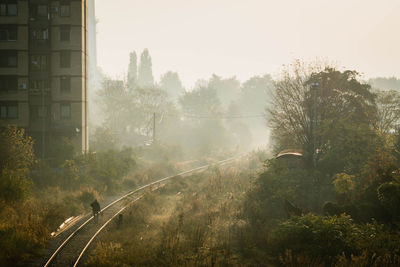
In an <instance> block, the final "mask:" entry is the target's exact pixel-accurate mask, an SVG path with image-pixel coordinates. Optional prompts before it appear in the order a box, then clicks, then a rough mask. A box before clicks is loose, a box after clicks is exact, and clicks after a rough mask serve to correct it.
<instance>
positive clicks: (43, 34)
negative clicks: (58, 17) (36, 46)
mask: <svg viewBox="0 0 400 267" xmlns="http://www.w3.org/2000/svg"><path fill="white" fill-rule="evenodd" d="M31 39H32V40H48V39H49V29H48V28H41V29H33V30H32V31H31Z"/></svg>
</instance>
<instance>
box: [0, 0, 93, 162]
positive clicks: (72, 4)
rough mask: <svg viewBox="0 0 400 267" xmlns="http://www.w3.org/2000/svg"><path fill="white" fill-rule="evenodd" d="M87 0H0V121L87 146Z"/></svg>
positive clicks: (44, 141) (44, 142)
mask: <svg viewBox="0 0 400 267" xmlns="http://www.w3.org/2000/svg"><path fill="white" fill-rule="evenodd" d="M87 5H88V4H87V0H59V1H53V0H19V1H18V0H1V1H0V127H5V126H6V125H8V124H13V125H17V126H19V127H24V128H25V129H26V130H27V132H28V134H29V135H31V136H32V137H33V138H34V139H35V144H36V148H37V150H38V151H41V153H42V156H45V155H46V151H47V150H48V146H49V145H51V143H52V141H55V142H57V140H59V138H60V137H69V138H71V140H72V142H73V144H74V145H75V147H76V149H77V150H78V151H87V150H88V144H89V142H88V80H87V73H88V56H87V55H88V53H87V50H88V40H87V39H88V29H87V28H88V26H87V25H88V21H87V17H88V16H87V12H88V7H87Z"/></svg>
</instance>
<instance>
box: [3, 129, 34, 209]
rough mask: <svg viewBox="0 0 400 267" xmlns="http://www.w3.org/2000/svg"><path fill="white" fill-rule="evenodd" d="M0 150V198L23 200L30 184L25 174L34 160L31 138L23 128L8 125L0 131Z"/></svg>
mask: <svg viewBox="0 0 400 267" xmlns="http://www.w3.org/2000/svg"><path fill="white" fill-rule="evenodd" d="M0 151H1V154H0V200H1V199H3V200H5V201H19V200H23V199H25V198H26V196H27V195H28V192H29V189H30V185H31V182H30V180H29V179H28V178H27V175H28V171H29V168H30V167H31V166H32V164H33V162H34V152H33V140H32V138H31V137H29V136H26V135H25V131H24V129H19V128H17V127H15V126H8V127H7V128H5V129H3V130H1V131H0Z"/></svg>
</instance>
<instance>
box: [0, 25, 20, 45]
mask: <svg viewBox="0 0 400 267" xmlns="http://www.w3.org/2000/svg"><path fill="white" fill-rule="evenodd" d="M16 40H17V25H4V24H3V25H0V41H16Z"/></svg>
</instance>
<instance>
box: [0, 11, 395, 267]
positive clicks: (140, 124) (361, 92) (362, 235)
mask: <svg viewBox="0 0 400 267" xmlns="http://www.w3.org/2000/svg"><path fill="white" fill-rule="evenodd" d="M0 8H2V5H1V6H0ZM136 52H138V51H133V50H132V51H131V52H130V53H129V55H127V57H128V58H129V60H127V62H128V65H127V66H126V75H125V77H124V78H122V79H117V78H111V77H110V76H108V75H107V73H101V84H100V86H98V87H99V88H97V90H96V91H95V92H92V95H91V97H92V98H93V99H94V100H93V105H94V107H91V108H94V110H96V111H98V112H97V113H96V114H94V116H95V117H96V118H95V120H94V119H93V121H92V122H91V130H90V138H89V142H90V146H89V147H90V150H89V151H85V152H84V153H81V151H79V150H77V149H76V145H75V143H74V142H73V138H70V137H68V136H64V137H60V138H58V139H57V141H54V142H53V143H51V145H50V147H49V149H48V150H46V157H43V156H42V154H41V153H40V147H39V146H37V145H35V144H36V143H37V142H38V141H37V139H35V138H33V137H31V136H30V135H29V132H28V131H26V129H24V127H18V126H17V125H14V124H12V123H9V124H8V125H7V126H6V127H3V128H1V129H0V151H1V154H0V175H1V176H0V266H3V265H4V266H11V265H18V266H19V265H21V266H30V265H31V266H36V265H37V264H38V263H40V264H42V262H43V259H42V258H46V259H47V258H48V256H49V255H47V254H46V255H44V254H43V253H48V252H43V251H44V250H42V249H43V248H47V249H48V250H51V244H52V243H51V242H52V240H53V239H55V240H61V239H57V238H61V237H62V235H60V236H61V237H60V236H58V237H57V234H58V233H60V231H61V230H60V228H59V226H60V225H61V224H62V223H63V222H65V220H66V219H68V218H70V219H72V221H74V220H75V219H76V222H75V223H76V224H78V222H79V219H80V218H81V217H79V216H82V215H85V214H86V216H91V215H90V203H91V202H92V201H93V200H94V199H97V200H99V202H100V203H101V205H102V207H104V206H105V205H106V204H108V203H110V202H111V201H112V200H114V199H116V198H117V197H119V196H121V195H122V194H123V193H124V192H127V191H128V190H133V189H137V188H140V187H141V186H143V185H147V184H149V183H151V182H154V181H157V180H158V179H160V178H164V177H167V176H173V175H176V174H177V173H180V172H183V171H186V170H189V169H194V168H198V167H200V166H204V165H207V168H205V170H203V171H201V172H194V173H190V174H186V175H179V176H177V177H175V178H176V179H174V180H171V181H170V182H168V183H165V184H162V185H161V183H158V184H157V187H155V185H154V187H153V185H152V186H150V189H149V190H147V191H145V193H143V195H141V196H140V200H139V201H137V202H135V203H134V204H133V205H131V206H128V207H127V209H126V210H124V212H123V213H122V214H123V217H122V216H121V217H119V218H120V219H119V220H118V221H115V223H114V222H113V224H110V225H109V226H107V231H105V232H104V233H103V234H101V235H100V236H98V237H97V239H96V243H94V244H92V245H91V247H90V249H89V251H88V256H87V257H86V258H85V261H84V262H83V265H85V266H399V265H400V246H399V244H400V224H399V223H400V79H399V78H396V77H375V78H370V79H368V80H367V79H366V78H365V77H364V76H363V75H362V74H361V73H360V70H354V69H348V68H344V67H341V66H340V65H339V66H338V65H337V64H336V65H333V64H331V63H329V62H327V61H324V60H315V61H305V60H300V59H299V60H293V61H292V62H287V65H284V66H282V68H281V69H280V70H279V74H277V75H272V74H268V73H264V74H254V75H253V76H251V77H249V78H248V79H246V80H239V79H238V78H237V77H236V76H231V77H223V76H220V75H218V74H212V75H211V76H210V77H208V78H207V79H204V78H201V77H199V80H197V82H196V83H194V85H193V87H191V88H187V87H185V86H184V85H183V83H182V81H181V77H180V75H179V73H178V71H175V70H168V71H166V72H165V73H163V74H161V75H160V77H155V75H154V74H153V63H152V57H151V51H149V50H148V49H144V50H143V51H141V52H138V53H136ZM210 64H212V63H210ZM0 85H2V84H0ZM1 88H2V87H1V86H0V89H1ZM91 101H92V100H91ZM3 110H6V111H3ZM3 112H8V109H7V108H6V109H3V106H2V110H1V116H3ZM4 114H6V113H4ZM7 114H8V113H7ZM1 119H3V117H1ZM4 121H5V120H4ZM94 121H95V123H94ZM78 130H79V129H78ZM35 142H36V143H35ZM228 158H235V160H234V161H232V162H230V163H229V164H219V163H218V162H220V161H221V160H224V159H228ZM156 189H157V190H156ZM87 214H89V215H87ZM83 217H84V216H83ZM83 217H82V218H83ZM122 218H123V219H122ZM101 220H102V218H101V217H100V221H101ZM103 220H104V219H103ZM93 225H94V223H93ZM72 227H73V226H72ZM42 265H43V264H42Z"/></svg>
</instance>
